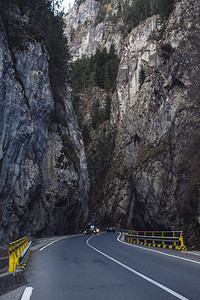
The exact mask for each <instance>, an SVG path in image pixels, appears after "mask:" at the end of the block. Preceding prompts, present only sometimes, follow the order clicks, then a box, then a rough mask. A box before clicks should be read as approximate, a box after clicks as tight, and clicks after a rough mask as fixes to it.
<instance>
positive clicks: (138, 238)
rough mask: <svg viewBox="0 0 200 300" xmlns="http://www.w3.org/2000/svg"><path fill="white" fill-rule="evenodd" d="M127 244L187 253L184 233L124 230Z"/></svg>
mask: <svg viewBox="0 0 200 300" xmlns="http://www.w3.org/2000/svg"><path fill="white" fill-rule="evenodd" d="M122 233H123V239H124V241H125V242H128V243H134V244H140V245H147V246H152V247H158V248H169V249H176V250H182V251H186V250H187V248H186V246H185V245H184V243H183V231H135V230H122Z"/></svg>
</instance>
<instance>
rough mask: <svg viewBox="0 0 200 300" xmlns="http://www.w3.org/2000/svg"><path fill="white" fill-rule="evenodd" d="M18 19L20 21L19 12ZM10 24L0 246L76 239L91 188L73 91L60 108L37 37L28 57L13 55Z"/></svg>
mask: <svg viewBox="0 0 200 300" xmlns="http://www.w3.org/2000/svg"><path fill="white" fill-rule="evenodd" d="M1 11H2V13H3V10H1ZM13 12H15V14H16V13H17V14H19V11H18V10H17V8H16V7H15V6H14V7H11V8H10V12H9V13H11V14H12V13H13ZM19 17H20V16H19ZM4 19H5V14H4ZM4 19H2V15H0V99H1V100H0V116H1V118H0V119H1V120H0V128H1V130H0V178H1V180H0V216H1V217H0V224H1V226H0V240H1V241H8V240H9V241H11V240H14V239H16V238H19V237H22V236H23V235H27V234H29V235H32V236H41V235H53V234H64V233H67V232H76V231H77V230H78V228H79V227H80V226H81V224H83V223H84V222H85V220H86V218H87V196H88V189H89V184H88V175H87V166H86V160H85V152H84V147H83V142H82V137H81V134H80V132H79V129H78V126H77V121H76V116H75V114H74V111H73V108H72V97H71V87H70V84H66V89H64V90H63V91H60V95H59V97H60V100H59V101H58V100H57V101H56V100H55V99H54V95H53V93H52V88H51V84H50V79H49V53H48V51H47V48H46V46H45V44H44V43H43V42H42V41H41V42H38V41H36V40H34V39H33V37H32V38H31V39H30V40H29V42H28V44H27V49H26V50H23V51H20V50H18V51H17V50H13V49H11V47H10V46H9V44H8V36H7V28H6V24H5V20H4ZM55 116H56V118H55Z"/></svg>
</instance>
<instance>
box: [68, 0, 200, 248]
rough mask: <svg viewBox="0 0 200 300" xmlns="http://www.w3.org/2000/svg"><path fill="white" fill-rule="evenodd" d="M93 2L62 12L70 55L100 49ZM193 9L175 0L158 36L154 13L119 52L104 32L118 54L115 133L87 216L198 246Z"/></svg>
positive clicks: (192, 1)
mask: <svg viewBox="0 0 200 300" xmlns="http://www.w3.org/2000/svg"><path fill="white" fill-rule="evenodd" d="M94 5H95V1H93V0H87V1H84V2H82V3H81V4H80V5H75V6H74V8H73V10H72V11H70V12H69V14H68V16H67V17H66V18H67V21H66V22H67V24H69V23H68V22H71V21H72V19H73V25H72V29H73V30H72V31H73V34H74V35H73V38H72V39H71V42H70V43H69V45H70V50H71V53H72V55H74V57H73V60H76V59H77V58H81V56H82V55H83V54H88V55H90V54H91V53H93V52H92V50H91V49H94V48H95V47H99V46H101V47H103V46H105V45H106V41H105V38H104V37H105V36H107V37H108V39H107V40H109V33H108V31H105V32H104V35H103V34H102V28H103V26H105V27H104V28H108V27H106V26H107V25H106V24H105V23H103V22H102V23H99V24H98V27H97V26H96V25H95V24H94V19H95V18H94V14H95V13H96V14H97V13H98V12H97V11H95V12H94V11H93V7H94ZM90 7H92V8H91V10H92V12H93V13H89V15H86V14H85V13H84V12H86V9H89V8H90ZM199 10H200V4H199V1H197V0H189V1H186V0H180V1H175V6H174V9H173V12H172V14H171V15H170V17H169V20H168V22H167V24H166V28H165V31H164V34H163V36H162V37H161V38H158V35H159V30H160V22H159V18H158V16H152V17H151V18H148V19H147V20H146V21H144V22H142V23H141V24H140V25H139V26H137V27H136V28H134V29H133V30H132V31H131V32H130V33H129V34H128V36H127V37H126V38H125V39H124V40H123V41H120V49H119V44H118V42H119V40H120V39H121V36H119V35H117V34H116V35H115V37H114V38H113V36H114V35H113V34H111V36H110V40H112V41H113V42H114V44H115V45H117V49H118V53H119V58H120V65H119V70H118V76H117V86H116V91H115V93H114V94H113V96H112V103H111V107H112V109H111V120H110V123H111V124H112V125H113V126H116V128H117V134H116V139H115V148H114V150H113V152H112V157H111V158H110V161H109V168H108V170H107V171H106V172H105V174H104V179H103V180H102V182H101V186H100V188H101V192H99V194H98V195H96V198H98V199H96V200H95V201H96V203H98V205H97V206H96V209H93V208H92V209H91V210H90V212H91V216H90V217H91V219H92V220H93V221H96V222H100V223H102V225H103V222H104V221H105V220H109V221H112V222H115V223H118V224H119V225H120V226H122V227H129V228H130V227H132V228H136V229H140V230H142V229H143V230H148V229H149V230H152V229H154V230H180V229H182V230H184V232H185V239H186V241H187V243H188V244H190V245H196V246H198V245H199V244H200V240H199V236H200V232H199V228H200V226H199V225H200V194H199V184H200V182H199V178H200V171H199V170H200V168H199V167H200V153H199V150H198V149H199V145H200V142H199V141H200V126H199V125H200V123H199V122H200V114H199V111H200V110H199V94H200V89H199V74H200V72H199V71H200V70H199V65H200V61H199V59H200V57H199V48H200V40H199V33H200V31H199V30H200V27H199V24H200V22H199V21H200V20H199ZM89 16H90V17H91V19H89V25H88V22H87V18H89ZM78 20H80V24H82V26H81V25H80V26H78V25H77V24H78ZM92 21H93V23H91V22H92ZM84 22H85V23H84ZM84 24H85V25H84ZM86 29H88V32H87V34H88V38H85V34H86ZM72 31H71V34H72ZM92 32H96V34H95V37H94V35H93V34H92ZM97 40H98V43H96V42H97ZM93 51H94V50H93ZM90 98H91V99H93V97H90ZM90 98H88V99H87V100H88V101H89V99H90ZM91 101H92V100H91ZM91 195H92V191H91ZM92 201H94V199H93V197H90V207H93V205H92V203H93V202H92ZM104 225H105V224H104Z"/></svg>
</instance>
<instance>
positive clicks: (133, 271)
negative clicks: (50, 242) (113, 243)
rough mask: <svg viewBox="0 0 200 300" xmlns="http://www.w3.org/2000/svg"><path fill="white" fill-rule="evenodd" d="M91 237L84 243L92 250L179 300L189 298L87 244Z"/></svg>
mask: <svg viewBox="0 0 200 300" xmlns="http://www.w3.org/2000/svg"><path fill="white" fill-rule="evenodd" d="M92 238H94V236H91V237H90V238H89V239H88V240H87V241H86V244H87V245H88V246H89V247H90V248H92V249H93V250H95V251H96V252H98V253H100V254H101V255H103V256H105V257H107V258H109V259H110V260H112V261H114V262H115V263H117V264H118V265H120V266H121V267H123V268H125V269H127V270H128V271H130V272H132V273H134V274H136V275H137V276H139V277H141V278H143V279H145V280H147V281H148V282H150V283H152V284H154V285H156V286H157V287H159V288H161V289H163V290H164V291H166V292H168V293H169V294H171V295H173V296H175V297H177V298H178V299H181V300H189V299H188V298H185V297H184V296H182V295H180V294H178V293H176V292H174V291H173V290H171V289H169V288H168V287H166V286H164V285H162V284H160V283H159V282H157V281H155V280H153V279H151V278H149V277H147V276H146V275H143V274H142V273H140V272H138V271H136V270H134V269H132V268H130V267H129V266H127V265H125V264H123V263H121V262H120V261H118V260H116V259H115V258H113V257H111V256H109V255H107V254H105V253H104V252H102V251H100V250H98V249H97V248H95V247H93V246H92V245H90V244H89V240H90V239H92Z"/></svg>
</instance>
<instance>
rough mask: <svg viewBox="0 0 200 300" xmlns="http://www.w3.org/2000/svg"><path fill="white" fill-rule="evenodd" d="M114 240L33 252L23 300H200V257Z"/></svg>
mask: <svg viewBox="0 0 200 300" xmlns="http://www.w3.org/2000/svg"><path fill="white" fill-rule="evenodd" d="M118 236H119V233H104V232H102V233H100V234H99V235H98V236H96V235H95V236H90V235H79V236H74V237H68V238H62V239H60V240H58V241H56V242H53V243H50V244H49V245H46V246H45V247H42V248H40V249H38V250H36V251H33V252H32V254H31V257H30V260H29V263H28V265H27V268H26V271H25V272H26V277H27V282H28V284H27V288H26V290H25V292H24V295H23V297H22V299H23V300H24V299H26V300H27V299H31V300H118V299H119V300H123V299H126V300H129V299H131V300H132V299H134V300H139V299H140V300H151V299H152V300H165V299H182V300H184V299H194V300H199V299H200V257H199V256H192V255H189V254H187V253H186V252H180V251H175V250H169V249H158V248H152V247H147V246H139V245H133V244H128V245H127V244H125V243H122V242H120V241H119V240H118V239H117V238H118Z"/></svg>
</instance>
